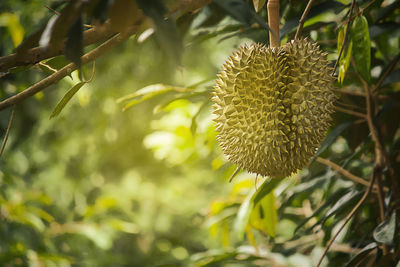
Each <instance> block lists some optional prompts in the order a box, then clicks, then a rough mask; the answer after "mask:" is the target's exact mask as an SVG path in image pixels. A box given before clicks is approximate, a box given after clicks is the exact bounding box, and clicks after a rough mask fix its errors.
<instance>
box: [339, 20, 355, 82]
mask: <svg viewBox="0 0 400 267" xmlns="http://www.w3.org/2000/svg"><path fill="white" fill-rule="evenodd" d="M345 32H346V27H344V28H341V30H340V31H339V35H338V41H337V49H338V50H337V51H338V55H339V54H340V50H341V49H342V45H344V46H345V48H344V49H343V52H342V55H341V57H340V59H339V77H338V80H339V82H340V83H343V81H344V77H345V76H346V72H347V69H348V68H349V65H350V60H351V52H352V49H353V42H352V41H351V40H350V41H349V43H348V45H347V47H346V43H344V44H343V40H344V35H345Z"/></svg>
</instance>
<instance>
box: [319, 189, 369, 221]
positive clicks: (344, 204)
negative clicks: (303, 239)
mask: <svg viewBox="0 0 400 267" xmlns="http://www.w3.org/2000/svg"><path fill="white" fill-rule="evenodd" d="M362 193H363V192H361V191H355V190H353V191H350V192H349V193H347V194H346V195H344V196H343V197H341V198H340V199H339V200H338V201H337V202H336V204H335V205H334V206H333V207H332V208H330V209H329V210H328V211H327V212H326V214H325V216H324V217H323V218H322V219H321V220H320V221H322V224H323V223H324V222H325V221H326V220H327V219H329V218H330V217H331V216H333V215H339V214H340V213H342V212H343V211H345V210H347V209H348V208H351V207H354V204H355V203H356V202H357V201H358V200H360V198H361V195H362Z"/></svg>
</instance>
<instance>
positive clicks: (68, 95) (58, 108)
mask: <svg viewBox="0 0 400 267" xmlns="http://www.w3.org/2000/svg"><path fill="white" fill-rule="evenodd" d="M85 84H86V82H80V83H77V84H75V85H74V86H73V87H72V88H71V89H69V90H68V92H67V93H66V94H65V95H64V96H63V98H62V99H61V100H60V102H58V104H57V106H56V107H55V108H54V110H53V112H52V113H51V115H50V119H52V118H54V117H56V116H58V114H60V112H61V110H63V108H64V107H65V105H66V104H67V103H68V102H69V101H70V100H71V98H72V97H73V96H74V95H75V94H76V92H78V91H79V89H81V87H82V86H83V85H85Z"/></svg>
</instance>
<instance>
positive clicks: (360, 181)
mask: <svg viewBox="0 0 400 267" xmlns="http://www.w3.org/2000/svg"><path fill="white" fill-rule="evenodd" d="M316 160H317V161H318V162H319V163H322V164H324V165H326V166H329V167H331V168H332V169H334V170H335V171H337V172H338V173H340V174H341V175H343V176H345V177H346V178H348V179H349V180H351V181H353V182H355V183H358V184H362V185H365V186H369V184H370V183H369V182H368V181H366V180H364V179H363V178H361V177H358V176H356V175H354V174H352V173H350V172H349V171H348V170H345V169H343V168H342V167H340V166H339V165H337V164H336V163H334V162H332V161H330V160H328V159H324V158H321V157H317V159H316ZM373 188H374V189H376V190H378V187H377V186H374V187H373ZM384 190H385V191H386V192H387V191H389V190H388V189H387V188H384Z"/></svg>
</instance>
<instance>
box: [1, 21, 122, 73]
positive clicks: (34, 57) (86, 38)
mask: <svg viewBox="0 0 400 267" xmlns="http://www.w3.org/2000/svg"><path fill="white" fill-rule="evenodd" d="M114 34H116V32H115V31H113V30H112V29H111V25H110V22H109V21H106V22H105V23H104V24H103V25H100V26H95V27H93V28H92V29H89V30H86V31H85V32H84V35H83V43H84V46H88V45H91V44H95V43H97V42H100V41H102V40H105V39H108V38H110V37H111V36H112V35H114ZM64 47H65V45H64V42H62V43H61V44H60V45H57V46H53V47H49V48H48V49H46V50H43V49H42V47H34V48H31V49H28V50H26V51H25V52H24V53H14V54H11V55H8V56H4V57H1V58H0V72H7V71H8V70H9V69H10V68H14V67H19V66H26V65H31V64H36V63H38V62H40V61H42V60H44V59H48V58H52V57H55V56H59V55H62V54H64Z"/></svg>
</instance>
